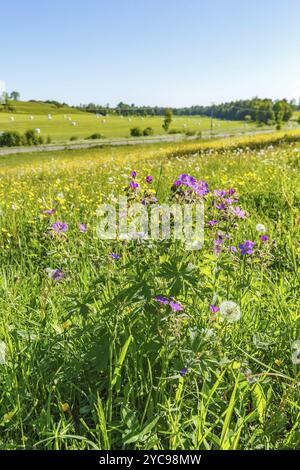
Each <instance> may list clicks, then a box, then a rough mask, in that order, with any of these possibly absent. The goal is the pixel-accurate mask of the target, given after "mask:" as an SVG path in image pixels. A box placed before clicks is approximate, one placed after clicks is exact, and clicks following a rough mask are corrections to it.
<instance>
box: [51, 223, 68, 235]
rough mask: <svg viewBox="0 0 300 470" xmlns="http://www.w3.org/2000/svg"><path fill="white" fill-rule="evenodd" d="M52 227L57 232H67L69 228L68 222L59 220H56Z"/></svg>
mask: <svg viewBox="0 0 300 470" xmlns="http://www.w3.org/2000/svg"><path fill="white" fill-rule="evenodd" d="M50 228H51V230H53V231H54V232H56V233H61V232H66V231H67V230H68V224H67V223H66V222H61V221H60V220H58V221H57V222H54V224H52V225H51V227H50Z"/></svg>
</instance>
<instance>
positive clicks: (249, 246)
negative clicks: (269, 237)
mask: <svg viewBox="0 0 300 470" xmlns="http://www.w3.org/2000/svg"><path fill="white" fill-rule="evenodd" d="M254 245H256V243H255V242H252V241H251V240H245V242H244V243H241V244H240V245H239V249H240V250H241V255H252V253H253V247H254Z"/></svg>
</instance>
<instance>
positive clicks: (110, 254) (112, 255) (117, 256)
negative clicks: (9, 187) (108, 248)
mask: <svg viewBox="0 0 300 470" xmlns="http://www.w3.org/2000/svg"><path fill="white" fill-rule="evenodd" d="M108 256H110V257H111V258H112V259H120V258H121V255H118V254H117V253H112V252H111V253H108Z"/></svg>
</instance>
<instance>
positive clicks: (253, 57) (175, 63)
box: [0, 0, 300, 106]
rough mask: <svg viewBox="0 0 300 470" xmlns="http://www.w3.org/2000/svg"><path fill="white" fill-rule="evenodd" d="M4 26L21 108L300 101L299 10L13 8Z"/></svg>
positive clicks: (3, 64)
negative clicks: (29, 102)
mask: <svg viewBox="0 0 300 470" xmlns="http://www.w3.org/2000/svg"><path fill="white" fill-rule="evenodd" d="M0 18H1V22H0V80H3V81H4V82H5V83H6V87H7V89H8V90H9V91H11V90H13V89H16V90H19V91H20V92H21V96H22V98H23V99H32V98H34V99H57V100H59V101H66V102H68V103H71V104H79V103H86V102H90V101H93V102H96V103H101V104H106V103H110V104H111V105H115V104H117V103H118V102H119V101H124V102H128V103H136V104H140V105H141V104H149V105H155V104H157V105H170V106H184V105H192V104H209V103H211V102H221V101H226V100H231V99H239V98H251V97H253V96H260V97H271V98H277V97H278V98H279V97H280V98H282V97H288V98H292V97H295V98H297V99H298V98H299V97H300V61H299V51H300V28H299V19H300V1H299V0H212V1H210V0H148V1H147V0H80V1H79V0H59V1H58V0H46V1H41V0H26V1H24V0H10V1H7V2H1V6H0Z"/></svg>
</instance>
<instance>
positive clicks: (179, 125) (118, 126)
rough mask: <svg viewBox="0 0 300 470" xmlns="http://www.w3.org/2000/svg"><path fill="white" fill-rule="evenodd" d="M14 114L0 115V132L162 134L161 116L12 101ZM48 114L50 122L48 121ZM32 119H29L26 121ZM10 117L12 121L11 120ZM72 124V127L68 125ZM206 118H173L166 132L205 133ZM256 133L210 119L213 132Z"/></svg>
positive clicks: (249, 126)
mask: <svg viewBox="0 0 300 470" xmlns="http://www.w3.org/2000/svg"><path fill="white" fill-rule="evenodd" d="M14 105H15V107H16V113H7V112H5V113H4V112H0V131H2V132H3V131H18V132H21V133H23V132H25V131H26V130H28V129H35V128H39V129H40V130H41V136H43V137H44V138H47V137H48V136H50V137H51V139H52V141H53V142H65V141H68V140H69V139H70V138H71V137H76V138H77V139H85V138H87V137H89V136H90V135H91V134H94V133H100V134H101V135H102V136H103V137H104V138H109V139H112V138H118V137H130V129H131V128H132V127H136V126H138V127H141V129H142V130H143V129H145V128H146V127H152V129H153V131H154V134H155V135H163V134H165V133H164V131H163V129H162V123H163V117H160V116H158V117H147V118H146V117H145V118H141V117H132V118H129V117H120V116H115V115H108V116H100V115H99V117H98V118H97V116H96V114H92V113H86V112H81V111H78V110H75V109H72V108H68V107H67V108H56V107H55V106H54V105H46V104H39V103H30V102H14ZM48 114H51V117H52V119H51V120H49V119H48ZM30 116H32V117H33V120H31V119H30ZM11 118H13V119H14V120H11ZM72 122H76V126H74V125H72ZM210 126H211V120H210V118H206V117H200V116H195V117H186V116H182V117H176V116H175V117H174V119H173V122H172V125H171V127H170V129H173V130H174V129H176V130H179V132H181V131H195V132H203V131H209V130H210ZM251 130H257V127H256V125H255V124H254V123H245V122H242V121H241V122H239V121H235V122H234V121H223V120H220V119H214V120H213V132H214V133H223V132H225V133H235V132H247V131H251Z"/></svg>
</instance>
